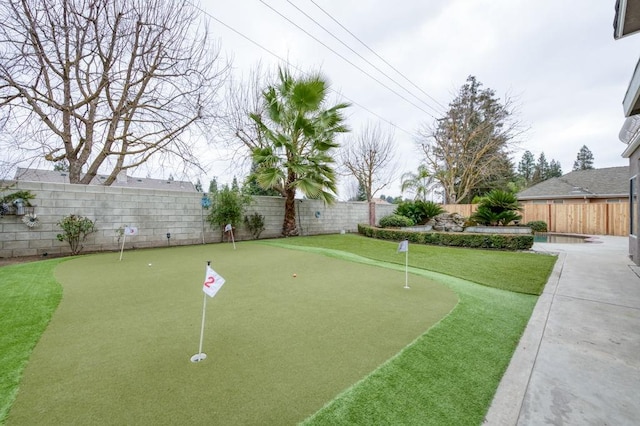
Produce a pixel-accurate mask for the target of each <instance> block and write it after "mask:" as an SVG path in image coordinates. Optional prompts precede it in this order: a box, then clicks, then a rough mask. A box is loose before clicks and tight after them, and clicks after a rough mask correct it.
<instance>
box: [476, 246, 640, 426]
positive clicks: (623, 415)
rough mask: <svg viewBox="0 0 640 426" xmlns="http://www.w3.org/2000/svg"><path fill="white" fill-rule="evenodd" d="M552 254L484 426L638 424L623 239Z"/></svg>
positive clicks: (639, 320) (636, 361)
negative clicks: (546, 276) (546, 277)
mask: <svg viewBox="0 0 640 426" xmlns="http://www.w3.org/2000/svg"><path fill="white" fill-rule="evenodd" d="M596 241H599V242H598V243H593V244H588V243H587V244H548V243H544V244H542V243H536V244H534V246H533V249H534V250H535V251H539V252H551V253H558V254H559V258H558V262H557V263H556V267H555V268H554V270H553V273H552V275H551V277H550V279H549V282H548V283H547V286H546V288H545V291H544V293H543V294H542V296H540V299H539V300H538V303H537V304H536V307H535V309H534V312H533V315H532V317H531V320H530V321H529V324H528V326H527V329H526V330H525V333H524V335H523V336H522V339H521V341H520V344H519V345H518V348H517V349H516V352H515V353H514V356H513V358H512V360H511V363H510V364H509V368H508V369H507V372H506V373H505V375H504V377H503V378H502V381H501V382H500V386H499V388H498V391H497V393H496V396H495V398H494V400H493V403H492V405H491V407H490V409H489V412H488V413H487V417H486V419H485V422H484V424H487V425H499V426H502V425H505V426H511V425H527V426H528V425H580V426H583V425H640V278H639V276H638V274H639V273H640V269H638V268H637V267H636V266H635V265H634V264H633V262H631V260H629V258H628V256H627V253H628V249H627V247H628V239H627V238H625V237H602V236H599V237H597V238H596Z"/></svg>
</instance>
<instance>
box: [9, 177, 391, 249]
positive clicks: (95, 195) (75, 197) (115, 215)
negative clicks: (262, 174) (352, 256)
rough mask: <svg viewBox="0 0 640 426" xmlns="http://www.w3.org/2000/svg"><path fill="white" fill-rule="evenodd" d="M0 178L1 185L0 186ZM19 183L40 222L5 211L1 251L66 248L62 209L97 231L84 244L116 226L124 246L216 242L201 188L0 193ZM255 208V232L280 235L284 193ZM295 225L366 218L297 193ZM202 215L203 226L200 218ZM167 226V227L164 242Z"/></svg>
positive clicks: (363, 209)
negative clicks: (129, 230)
mask: <svg viewBox="0 0 640 426" xmlns="http://www.w3.org/2000/svg"><path fill="white" fill-rule="evenodd" d="M6 184H7V183H6V182H5V183H4V184H2V183H0V185H1V186H0V187H5V186H6ZM18 190H29V191H31V192H32V193H33V194H34V195H35V197H36V198H35V200H32V204H34V205H35V206H36V207H35V213H36V215H37V216H38V220H39V225H38V226H37V227H33V228H29V227H27V226H26V225H25V224H24V223H23V222H22V220H21V219H22V217H20V216H15V215H6V216H3V217H2V218H1V219H0V257H19V256H40V255H44V254H45V253H48V254H61V253H62V254H66V253H69V246H68V243H67V242H60V241H58V240H57V238H56V236H57V234H59V233H60V227H59V226H58V225H57V222H58V221H59V220H60V219H62V218H63V217H65V216H67V215H69V214H77V215H82V216H86V217H88V218H90V219H91V220H93V221H94V222H95V223H96V228H97V232H96V233H94V234H91V235H89V236H88V237H87V240H86V241H85V242H84V243H83V246H84V249H83V251H85V252H88V251H106V250H119V249H120V245H121V243H122V240H121V239H120V238H121V236H120V235H119V233H118V229H119V228H121V227H123V226H127V225H128V226H136V227H137V228H138V231H139V234H138V235H136V236H131V237H128V238H127V239H126V242H125V249H131V248H146V247H161V246H167V245H168V244H171V245H189V244H202V243H203V241H204V242H206V243H213V242H219V241H221V240H222V232H221V230H220V229H215V230H214V229H211V227H210V225H209V224H208V223H207V222H206V215H207V213H208V210H203V209H202V208H201V204H200V200H201V198H202V194H201V193H196V192H180V191H166V190H151V189H146V190H145V189H134V188H122V187H104V186H97V185H69V184H55V183H37V182H16V183H15V185H14V186H12V187H11V188H10V189H9V190H5V191H4V192H3V193H0V196H4V195H6V194H10V193H12V192H15V191H18ZM394 209H395V206H393V205H378V206H376V215H377V217H378V219H379V218H380V217H382V216H384V215H387V214H391V213H392V212H393V210H394ZM254 212H257V213H259V214H261V215H263V216H264V218H265V228H266V229H265V230H264V231H263V232H262V234H261V236H260V238H276V237H279V236H280V235H281V230H282V221H283V217H284V199H282V198H280V197H254V200H253V202H252V204H251V205H250V206H248V208H247V210H246V212H245V214H247V215H250V214H253V213H254ZM296 213H297V220H298V228H299V230H300V234H301V235H316V234H328V233H338V232H341V231H345V232H355V231H357V225H358V223H367V222H368V205H367V203H366V202H344V203H342V202H341V203H336V204H334V205H330V206H329V205H325V204H324V203H322V202H321V201H318V200H296ZM203 217H204V225H203ZM167 233H170V234H171V238H170V241H168V240H167ZM234 234H235V237H236V240H246V239H251V238H252V237H251V234H250V233H249V231H248V230H247V229H246V228H245V226H244V225H243V224H239V225H238V226H237V229H236V230H235V233H234Z"/></svg>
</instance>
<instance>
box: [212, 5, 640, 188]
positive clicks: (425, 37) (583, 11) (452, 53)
mask: <svg viewBox="0 0 640 426" xmlns="http://www.w3.org/2000/svg"><path fill="white" fill-rule="evenodd" d="M314 2H315V3H314ZM265 3H266V4H268V5H269V6H270V7H271V8H273V9H275V10H277V11H278V12H280V13H281V14H282V15H284V16H286V17H288V18H289V19H291V20H292V21H294V22H296V23H297V24H298V25H299V26H301V27H302V28H304V29H305V30H306V31H308V32H309V33H311V34H313V35H314V36H315V37H317V38H318V39H320V40H321V41H322V42H323V43H325V44H326V45H328V46H330V47H331V48H332V49H333V50H335V51H337V52H339V53H340V54H341V55H342V56H344V57H345V58H347V59H348V60H349V61H351V62H352V63H353V64H355V65H357V66H358V67H360V68H362V69H363V70H364V71H366V72H367V73H369V74H371V75H372V76H374V77H375V78H377V79H378V80H380V81H381V82H383V83H384V84H385V85H387V86H389V87H391V88H393V90H394V91H395V92H397V93H398V94H400V95H402V96H403V97H405V98H406V99H408V100H409V101H411V103H413V104H415V105H412V104H411V103H409V102H407V100H405V99H403V98H402V97H401V96H399V95H398V94H396V93H394V92H392V91H391V90H389V89H388V88H385V87H384V86H383V85H381V84H380V83H378V82H376V81H374V80H373V79H372V78H370V77H369V76H367V75H366V74H365V73H364V72H363V71H361V70H358V69H357V68H356V67H355V66H354V65H351V64H349V63H347V62H346V61H345V60H344V59H341V58H340V57H338V56H337V55H336V54H335V53H332V52H331V51H330V50H328V49H327V48H326V47H324V46H322V45H321V44H319V43H318V42H317V41H315V40H313V39H312V38H310V37H309V36H308V35H306V34H305V33H304V32H302V31H301V30H300V29H298V28H296V27H295V26H294V25H292V24H291V23H289V22H287V20H285V18H283V17H281V16H279V15H278V14H277V13H276V12H275V11H274V10H272V9H270V8H269V7H268V6H266V4H265ZM265 3H263V2H261V1H260V0H238V1H234V2H223V1H219V0H218V1H213V0H202V2H201V6H202V8H203V9H204V10H206V11H207V12H208V13H209V14H211V15H212V16H214V17H215V18H217V19H218V20H220V21H222V22H224V23H225V24H226V25H228V26H230V27H232V28H233V29H235V30H236V31H238V32H240V33H242V34H243V35H244V36H246V37H248V38H250V39H252V40H253V41H255V42H256V43H258V44H260V45H262V46H263V47H264V48H266V49H268V50H270V51H271V52H273V53H275V54H276V55H278V56H279V57H280V58H286V59H287V60H288V61H289V62H290V63H291V64H293V65H294V66H296V67H298V68H300V69H302V70H305V71H308V70H321V71H322V73H323V74H324V75H325V76H326V77H327V78H328V79H329V81H330V82H331V87H332V89H333V90H335V91H336V92H337V93H341V94H343V95H344V96H346V97H347V98H348V102H352V103H353V104H354V105H353V106H352V108H350V110H349V113H348V115H349V125H350V127H352V128H353V129H354V130H356V131H357V130H358V129H360V128H361V126H362V125H363V123H365V122H367V121H372V122H381V123H383V124H385V125H387V126H390V125H389V124H387V123H385V122H384V121H382V119H384V120H386V121H388V122H391V123H393V124H394V125H395V126H396V127H394V128H393V129H394V131H395V137H396V139H397V142H398V147H399V154H400V169H401V171H414V170H415V168H416V167H417V165H418V160H419V154H418V151H417V150H416V148H415V142H414V138H413V136H412V134H413V133H414V132H415V131H416V129H418V128H419V126H420V125H421V124H424V123H430V122H432V121H433V120H434V117H440V116H442V111H444V109H445V108H444V107H443V106H445V107H446V106H447V105H448V104H449V102H450V101H451V100H452V99H453V97H454V96H455V94H456V92H457V90H458V89H459V88H460V86H461V85H463V84H464V82H465V80H466V78H467V76H469V75H474V76H476V77H477V79H478V80H479V81H480V82H481V83H482V84H483V86H484V87H485V88H491V89H493V90H494V91H495V92H496V95H497V96H498V97H500V98H502V99H504V98H505V97H510V98H511V99H512V100H515V101H516V103H517V105H518V118H519V120H520V121H521V122H522V123H523V125H524V126H525V127H526V128H528V131H527V132H526V133H525V134H524V135H523V136H522V137H521V138H520V139H521V144H520V150H519V152H517V153H516V154H515V155H514V161H515V163H516V164H517V162H518V161H519V160H520V158H521V157H522V153H523V152H524V151H525V150H529V151H531V152H532V153H533V154H534V156H535V157H536V158H537V157H538V155H539V154H540V152H542V151H544V153H545V155H546V157H547V160H551V159H555V160H558V161H560V163H561V165H562V170H563V172H564V173H568V172H570V171H571V168H572V166H573V161H574V160H575V159H576V154H577V152H578V150H579V149H580V147H581V146H582V145H587V147H589V149H590V150H591V151H592V152H593V154H594V157H595V166H596V167H598V168H601V167H611V166H622V165H626V164H627V161H626V160H625V159H623V158H622V157H621V153H622V151H623V150H624V147H625V146H624V145H623V144H622V143H621V142H620V141H619V139H618V133H619V131H620V128H621V126H622V123H623V122H624V117H623V112H622V99H623V97H624V94H625V91H626V89H627V85H628V83H629V81H630V78H631V75H632V73H633V70H634V68H635V65H636V62H637V61H638V54H639V53H640V49H639V47H640V35H638V36H635V37H634V36H631V37H627V38H625V39H622V40H618V41H614V39H613V18H614V4H615V0H579V1H578V0H568V1H567V0H565V1H557V0H538V1H530V0H527V1H524V0H446V1H440V0H431V1H416V0H411V1H404V0H396V1H393V2H391V1H378V0H375V1H367V2H355V1H335V0H313V1H311V0H295V1H293V0H292V1H291V2H289V1H287V0H273V1H268V2H267V1H265ZM293 5H295V6H297V8H299V9H301V10H302V11H304V12H305V13H306V14H308V15H309V16H311V17H312V18H313V19H315V20H316V21H317V22H318V23H320V24H322V25H323V26H324V27H325V28H327V29H328V30H329V31H330V32H331V33H332V34H333V35H334V36H335V37H337V38H339V39H340V40H342V41H343V42H344V43H346V44H348V45H349V46H351V47H352V49H354V50H355V51H357V52H358V53H359V54H360V55H362V56H364V57H365V58H367V59H368V60H369V61H370V62H372V63H374V64H375V65H376V66H377V67H378V68H380V69H381V70H382V71H384V72H385V73H386V74H388V75H389V76H390V77H392V78H393V80H394V81H395V82H394V81H390V80H389V79H388V78H387V77H385V76H384V75H382V74H380V72H379V71H377V70H375V69H374V68H372V67H371V66H370V65H369V64H367V63H366V62H365V61H363V60H362V59H361V58H359V57H358V56H357V55H356V54H355V53H353V52H352V51H350V50H349V49H347V48H346V47H344V46H343V45H342V44H341V43H340V42H338V41H337V40H336V39H335V38H333V37H332V36H330V35H329V34H327V33H326V32H325V31H324V30H323V29H322V28H320V27H319V26H318V25H317V24H315V23H314V22H313V21H311V20H310V19H309V18H307V17H306V16H305V15H304V14H303V13H302V12H300V11H299V10H297V9H296V7H294V6H293ZM318 6H320V7H321V8H322V9H324V11H326V12H327V13H328V14H329V15H330V16H331V17H333V18H334V19H335V20H337V21H339V22H340V23H341V24H342V25H344V27H346V28H347V29H348V30H349V31H350V32H352V33H353V34H355V35H356V36H358V37H359V38H360V39H361V40H362V41H363V42H365V43H366V44H367V45H368V46H369V47H370V48H371V49H373V50H374V51H375V52H377V53H378V54H379V55H380V56H381V57H382V58H384V59H385V60H386V61H387V62H389V63H390V64H391V65H393V66H394V67H395V68H396V69H397V70H399V71H401V72H402V74H404V76H406V77H407V78H408V79H409V80H410V81H411V83H409V82H407V81H406V80H405V79H404V78H403V77H401V76H399V75H398V74H397V73H396V72H395V71H394V70H393V69H391V68H389V67H388V66H387V65H386V64H385V63H384V62H382V61H381V60H380V59H379V58H377V57H376V56H375V55H374V54H373V53H371V52H370V51H368V50H367V49H366V48H365V47H364V46H362V45H361V44H360V43H359V42H358V41H357V40H356V39H354V38H353V37H352V36H351V35H349V33H347V32H346V31H345V30H344V29H342V28H340V26H339V25H338V24H337V23H336V22H335V21H333V20H332V19H331V18H330V17H329V16H328V15H327V14H325V12H323V11H322V10H321V9H320V8H319V7H318ZM211 30H212V32H213V34H214V36H215V37H216V38H218V39H219V41H220V45H221V48H222V50H223V52H224V54H226V55H229V56H230V57H232V58H233V66H234V71H235V72H237V73H247V72H248V71H249V70H250V69H251V68H252V67H253V66H255V64H256V63H257V62H258V61H262V63H263V64H266V65H273V66H276V65H277V64H278V63H280V59H278V58H276V57H275V56H273V55H271V54H270V53H268V52H266V51H265V50H263V49H261V48H259V47H257V46H256V45H255V44H253V43H252V42H250V41H248V40H246V39H245V38H243V37H242V36H240V35H238V34H237V33H235V32H234V31H232V30H230V29H228V28H226V27H225V26H224V25H222V24H220V23H219V22H216V21H215V20H212V21H211ZM396 82H397V83H400V84H401V85H402V86H404V87H405V88H407V89H409V90H410V91H411V93H413V94H415V95H416V96H418V98H419V99H416V98H414V97H413V96H411V95H410V94H408V93H407V92H406V91H404V90H403V89H402V88H400V87H398V86H397V85H396ZM413 84H415V85H417V86H418V87H419V88H420V90H418V89H417V88H416V87H414V86H413ZM427 95H428V96H427ZM432 98H433V99H432ZM434 99H435V101H434ZM436 101H437V102H436ZM367 110H369V111H371V112H369V111H367ZM215 164H216V165H215V171H214V172H212V175H215V176H217V177H218V179H219V180H221V181H223V182H224V181H226V180H227V179H229V177H228V176H230V174H231V173H230V172H229V170H228V166H227V165H224V163H223V162H217V163H215ZM209 177H210V176H209ZM239 177H241V176H239ZM382 192H383V193H385V194H387V195H400V190H399V185H397V184H395V185H393V187H392V188H391V189H389V190H385V191H382ZM341 198H343V197H341Z"/></svg>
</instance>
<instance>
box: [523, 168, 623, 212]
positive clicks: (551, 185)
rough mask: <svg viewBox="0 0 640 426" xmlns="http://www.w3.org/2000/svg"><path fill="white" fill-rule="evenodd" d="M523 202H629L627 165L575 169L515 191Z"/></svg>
mask: <svg viewBox="0 0 640 426" xmlns="http://www.w3.org/2000/svg"><path fill="white" fill-rule="evenodd" d="M518 201H520V202H521V203H522V204H578V203H619V202H621V201H629V166H621V167H607V168H604V169H590V170H577V171H573V172H571V173H567V174H566V175H564V176H561V177H555V178H551V179H547V180H545V181H543V182H540V183H538V184H536V185H533V186H532V187H530V188H527V189H525V190H523V191H520V192H519V193H518Z"/></svg>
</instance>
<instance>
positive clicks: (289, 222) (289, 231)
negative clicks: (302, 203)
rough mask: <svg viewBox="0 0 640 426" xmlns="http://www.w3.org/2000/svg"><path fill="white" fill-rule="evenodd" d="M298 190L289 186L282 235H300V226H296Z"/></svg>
mask: <svg viewBox="0 0 640 426" xmlns="http://www.w3.org/2000/svg"><path fill="white" fill-rule="evenodd" d="M295 197H296V190H295V189H293V188H287V190H286V198H285V201H284V222H283V223H282V236H283V237H294V236H296V235H298V227H297V226H296V204H295Z"/></svg>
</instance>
